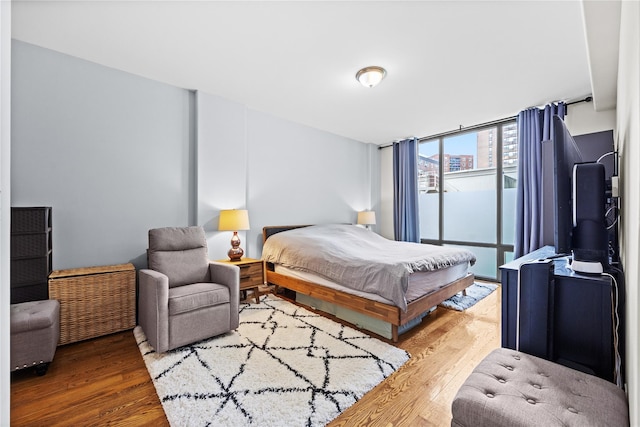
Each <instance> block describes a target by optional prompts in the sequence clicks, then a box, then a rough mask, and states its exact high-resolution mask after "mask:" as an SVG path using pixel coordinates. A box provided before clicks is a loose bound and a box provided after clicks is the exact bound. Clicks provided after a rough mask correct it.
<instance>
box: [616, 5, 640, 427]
mask: <svg viewBox="0 0 640 427" xmlns="http://www.w3.org/2000/svg"><path fill="white" fill-rule="evenodd" d="M620 16H621V22H620V57H619V58H620V59H619V63H618V94H617V96H618V104H617V108H616V110H617V137H616V143H617V149H618V151H619V153H620V159H621V161H620V191H621V193H620V194H621V204H622V206H621V218H620V228H619V232H620V255H621V260H622V265H623V267H624V270H625V282H626V283H625V284H626V286H625V289H626V297H627V300H626V308H625V321H626V360H625V362H626V374H627V375H626V377H627V387H628V395H629V408H630V411H629V412H630V421H631V425H632V426H637V425H640V413H639V409H640V371H639V369H640V342H639V340H638V331H639V330H640V317H639V316H638V307H639V306H640V292H638V283H639V280H640V277H639V275H638V263H639V260H640V193H639V192H638V187H639V186H640V167H638V165H639V164H640V3H638V2H622V9H621V13H620Z"/></svg>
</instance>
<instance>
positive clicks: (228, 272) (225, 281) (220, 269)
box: [209, 261, 240, 329]
mask: <svg viewBox="0 0 640 427" xmlns="http://www.w3.org/2000/svg"><path fill="white" fill-rule="evenodd" d="M209 272H210V274H211V281H212V282H215V283H219V284H221V285H225V286H227V287H228V288H229V303H230V305H231V313H235V314H233V316H232V325H231V329H236V328H237V327H238V313H239V310H240V267H238V266H237V265H231V264H224V263H221V262H216V261H209Z"/></svg>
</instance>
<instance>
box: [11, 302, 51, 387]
mask: <svg viewBox="0 0 640 427" xmlns="http://www.w3.org/2000/svg"><path fill="white" fill-rule="evenodd" d="M10 316H11V370H12V371H15V370H18V369H23V368H29V367H31V366H33V367H35V369H36V373H37V374H38V375H44V374H46V373H47V368H48V367H49V363H51V361H53V356H54V354H55V353H56V347H57V346H58V340H59V339H60V303H59V302H58V301H57V300H52V299H50V300H43V301H29V302H23V303H19V304H11V309H10Z"/></svg>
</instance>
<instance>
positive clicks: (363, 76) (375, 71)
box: [356, 66, 387, 87]
mask: <svg viewBox="0 0 640 427" xmlns="http://www.w3.org/2000/svg"><path fill="white" fill-rule="evenodd" d="M386 75H387V71H386V70H385V69H384V68H382V67H377V66H371V67H365V68H363V69H362V70H360V71H358V72H357V73H356V79H357V80H358V81H359V82H360V83H361V84H362V86H366V87H374V86H376V85H377V84H378V83H380V82H381V81H382V79H384V77H385V76H386Z"/></svg>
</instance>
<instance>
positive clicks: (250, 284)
mask: <svg viewBox="0 0 640 427" xmlns="http://www.w3.org/2000/svg"><path fill="white" fill-rule="evenodd" d="M219 262H224V263H225V264H232V265H236V266H238V267H239V268H240V290H241V291H247V290H251V291H252V292H253V295H255V299H256V302H260V300H259V296H260V291H259V290H258V287H259V286H262V285H263V284H264V263H263V262H262V260H259V259H253V258H242V260H240V261H229V260H219Z"/></svg>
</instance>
